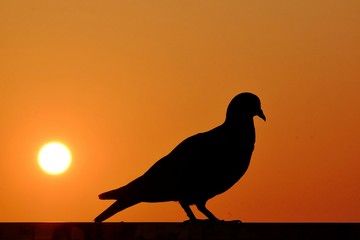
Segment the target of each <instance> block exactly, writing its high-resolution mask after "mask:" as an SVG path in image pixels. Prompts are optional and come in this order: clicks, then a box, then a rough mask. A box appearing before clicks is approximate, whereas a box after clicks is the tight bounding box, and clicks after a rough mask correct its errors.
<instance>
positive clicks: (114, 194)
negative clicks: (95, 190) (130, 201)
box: [99, 187, 125, 200]
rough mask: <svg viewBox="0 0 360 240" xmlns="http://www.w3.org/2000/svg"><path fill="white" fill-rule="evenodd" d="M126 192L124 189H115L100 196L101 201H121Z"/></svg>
mask: <svg viewBox="0 0 360 240" xmlns="http://www.w3.org/2000/svg"><path fill="white" fill-rule="evenodd" d="M124 192H125V191H124V187H121V188H118V189H114V190H111V191H107V192H104V193H101V194H99V199H101V200H106V199H120V198H121V197H122V196H123V195H125V193H124Z"/></svg>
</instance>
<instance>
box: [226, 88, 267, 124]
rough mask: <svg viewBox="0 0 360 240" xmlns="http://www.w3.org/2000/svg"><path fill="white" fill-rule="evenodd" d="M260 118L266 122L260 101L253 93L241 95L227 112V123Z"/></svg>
mask: <svg viewBox="0 0 360 240" xmlns="http://www.w3.org/2000/svg"><path fill="white" fill-rule="evenodd" d="M254 116H258V117H260V118H261V119H263V120H264V121H266V117H265V114H264V113H263V111H262V109H261V102H260V99H259V98H258V97H257V96H256V95H255V94H252V93H248V92H245V93H240V94H238V95H237V96H235V97H234V98H233V99H232V100H231V102H230V104H229V106H228V108H227V112H226V120H227V121H234V120H235V121H236V120H238V119H244V118H253V117H254Z"/></svg>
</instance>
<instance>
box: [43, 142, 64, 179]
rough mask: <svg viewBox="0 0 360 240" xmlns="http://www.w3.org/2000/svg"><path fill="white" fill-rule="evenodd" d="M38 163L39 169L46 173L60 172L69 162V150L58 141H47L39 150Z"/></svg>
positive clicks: (54, 173) (55, 173) (56, 173)
mask: <svg viewBox="0 0 360 240" xmlns="http://www.w3.org/2000/svg"><path fill="white" fill-rule="evenodd" d="M38 163H39V165H40V167H41V169H42V170H44V171H45V172H46V173H48V174H52V175H58V174H61V173H63V172H65V171H66V170H67V169H68V168H69V166H70V164H71V153H70V150H69V149H68V148H67V147H66V146H65V145H64V144H63V143H60V142H50V143H47V144H45V145H44V146H43V147H42V148H41V149H40V151H39V154H38Z"/></svg>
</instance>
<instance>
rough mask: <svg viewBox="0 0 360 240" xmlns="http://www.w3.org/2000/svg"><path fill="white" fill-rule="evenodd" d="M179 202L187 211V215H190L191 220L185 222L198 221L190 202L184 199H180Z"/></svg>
mask: <svg viewBox="0 0 360 240" xmlns="http://www.w3.org/2000/svg"><path fill="white" fill-rule="evenodd" d="M179 203H180V206H181V207H182V208H183V209H184V211H185V212H186V215H187V216H188V217H189V220H188V221H185V222H196V221H197V219H196V217H195V215H194V213H193V212H192V211H191V208H190V206H189V204H187V203H184V202H183V201H180V202H179Z"/></svg>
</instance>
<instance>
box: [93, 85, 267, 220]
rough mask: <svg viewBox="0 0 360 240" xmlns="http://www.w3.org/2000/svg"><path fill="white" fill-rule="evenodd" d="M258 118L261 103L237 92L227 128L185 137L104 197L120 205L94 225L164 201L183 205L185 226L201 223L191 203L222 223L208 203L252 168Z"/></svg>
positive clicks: (106, 213)
mask: <svg viewBox="0 0 360 240" xmlns="http://www.w3.org/2000/svg"><path fill="white" fill-rule="evenodd" d="M254 116H258V117H260V118H261V119H263V120H264V121H266V117H265V115H264V113H263V111H262V109H261V103H260V99H259V98H258V97H257V96H256V95H254V94H252V93H248V92H244V93H240V94H238V95H237V96H235V97H234V98H233V99H232V100H231V102H230V104H229V106H228V108H227V111H226V117H225V121H224V123H223V124H221V125H220V126H218V127H216V128H214V129H212V130H210V131H207V132H203V133H198V134H196V135H194V136H191V137H189V138H187V139H185V140H184V141H182V142H181V143H180V144H179V145H177V146H176V147H175V148H174V149H173V150H172V151H171V152H170V153H169V154H168V155H166V156H165V157H163V158H161V159H160V160H158V161H157V162H156V163H155V164H154V165H153V166H152V167H151V168H150V169H149V170H148V171H146V172H145V173H144V174H143V175H142V176H140V177H139V178H137V179H135V180H133V181H132V182H130V183H128V184H127V185H125V186H123V187H120V188H118V189H114V190H111V191H108V192H104V193H101V194H100V195H99V199H102V200H103V199H110V200H116V201H115V202H114V203H113V204H112V205H111V206H110V207H108V208H107V209H106V210H105V211H103V212H102V213H101V214H100V215H99V216H97V217H96V218H95V222H102V221H104V220H106V219H108V218H110V217H111V216H113V215H114V214H116V213H118V212H120V211H122V210H124V209H126V208H128V207H131V206H133V205H135V204H138V203H141V202H149V203H155V202H166V201H177V202H179V203H180V206H181V207H182V208H183V210H184V211H185V213H186V214H187V216H188V218H189V220H187V222H197V221H200V220H198V219H197V218H196V217H195V215H194V213H193V212H192V210H191V209H190V206H191V205H195V206H196V207H197V209H198V210H199V211H200V212H201V213H203V214H204V215H205V216H206V217H207V219H206V220H207V221H220V220H219V219H218V218H217V217H215V216H214V215H213V214H212V213H211V212H210V211H209V210H208V209H207V208H206V202H207V201H208V200H209V199H211V198H213V197H215V196H216V195H219V194H221V193H224V192H225V191H227V190H228V189H229V188H231V187H232V186H233V185H234V184H235V183H236V182H237V181H238V180H239V179H240V178H241V177H242V176H243V175H244V173H245V172H246V170H247V169H248V166H249V163H250V159H251V155H252V152H253V150H254V144H255V127H254V120H253V117H254Z"/></svg>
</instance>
